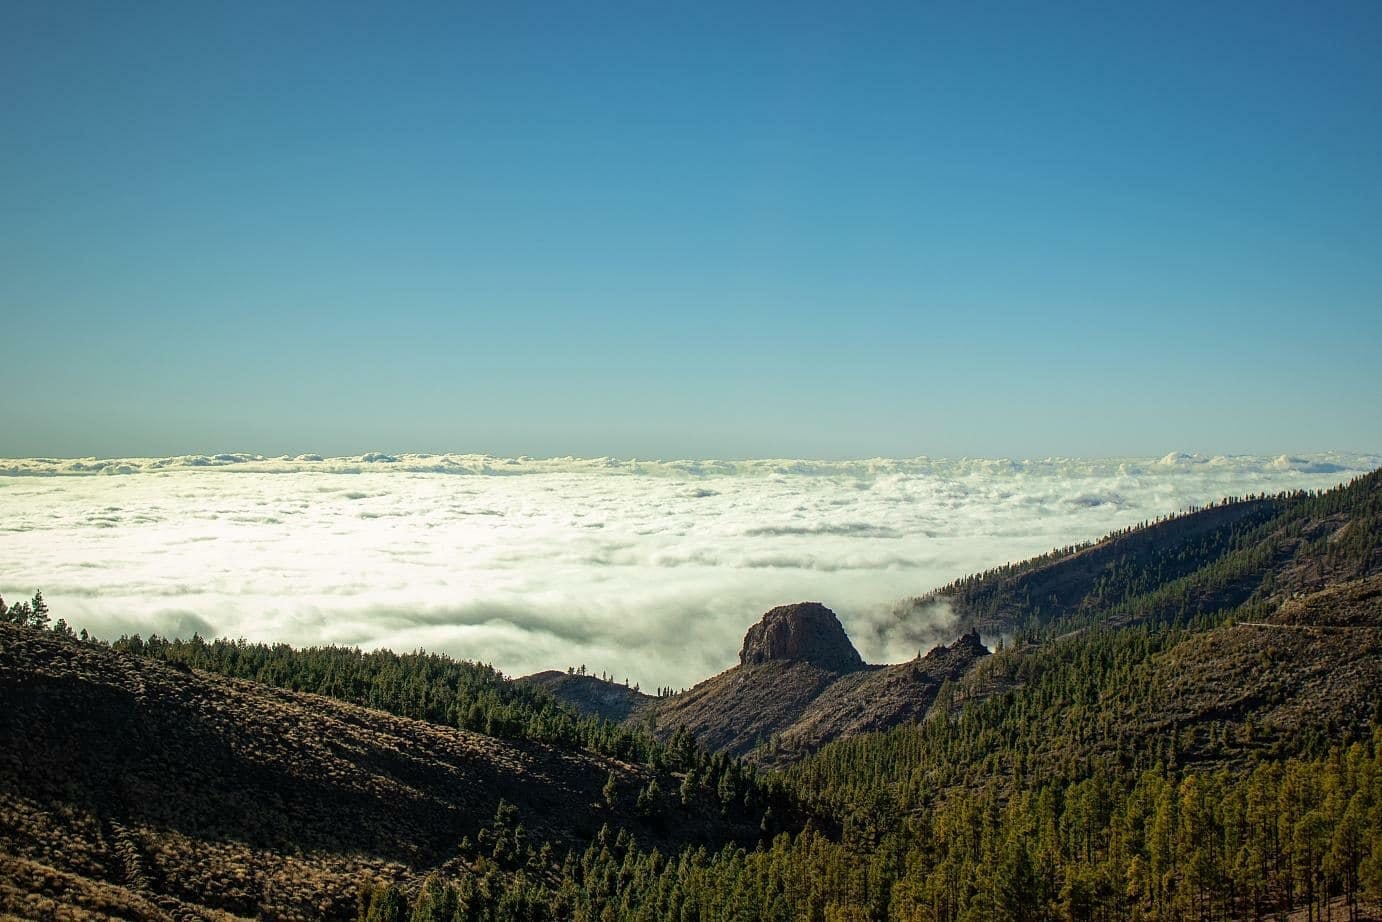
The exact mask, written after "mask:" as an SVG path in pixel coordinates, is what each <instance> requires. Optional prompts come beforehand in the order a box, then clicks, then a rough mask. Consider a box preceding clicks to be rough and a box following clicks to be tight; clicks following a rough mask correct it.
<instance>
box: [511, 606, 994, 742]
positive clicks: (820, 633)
mask: <svg viewBox="0 0 1382 922" xmlns="http://www.w3.org/2000/svg"><path fill="white" fill-rule="evenodd" d="M987 654H988V650H987V649H986V648H984V646H983V645H982V644H981V643H980V642H979V637H978V635H977V634H969V635H966V636H964V637H962V638H960V640H958V641H957V642H956V643H955V644H954V645H952V646H951V647H938V648H936V649H934V650H932V651H931V652H930V653H928V654H927V655H926V656H924V657H920V656H919V657H917V658H916V659H914V660H911V661H909V662H906V663H900V664H897V665H892V666H871V665H868V664H866V663H865V662H864V661H863V659H861V658H860V656H859V653H858V652H857V651H856V650H855V649H854V646H853V644H851V643H850V641H849V637H848V636H847V635H846V634H845V631H844V628H843V626H841V624H840V621H839V619H838V618H837V617H836V616H835V613H834V612H832V611H831V610H830V609H828V608H826V607H825V606H824V605H821V604H820V603H819V602H799V603H796V604H794V605H782V606H779V607H777V608H774V609H772V610H771V611H769V612H767V613H766V614H765V615H764V616H763V618H762V620H760V621H759V622H758V623H757V624H755V625H753V626H752V627H750V628H749V630H748V632H747V633H746V634H745V635H744V645H743V648H742V650H741V651H740V654H739V660H740V662H739V665H738V666H734V667H733V668H730V669H727V670H726V671H724V672H722V673H720V674H719V675H716V676H712V677H711V678H709V679H706V680H705V681H703V682H700V683H698V684H696V685H695V686H694V687H692V688H690V689H688V690H686V691H684V692H681V693H679V694H675V695H669V696H665V697H659V698H651V697H648V696H646V695H644V696H639V698H638V700H633V699H631V698H630V697H629V690H628V689H626V688H624V687H623V686H621V685H615V684H613V683H609V682H603V681H602V680H600V679H596V678H593V677H590V676H574V677H573V676H567V675H564V674H560V673H539V674H538V675H536V676H529V677H527V678H525V679H522V680H520V681H522V682H529V683H533V684H536V685H541V686H543V687H544V688H546V689H548V690H549V691H551V692H552V693H553V694H554V695H556V696H557V697H558V698H559V699H560V700H562V701H563V702H564V703H566V704H568V705H570V706H571V707H573V708H576V709H577V710H579V711H581V712H583V713H591V714H603V715H606V716H610V715H612V714H617V713H619V712H620V711H623V710H624V709H626V708H627V710H626V711H625V713H624V719H625V720H626V722H627V723H628V724H630V725H635V726H642V725H645V724H648V723H651V724H653V725H654V726H656V727H657V728H658V730H659V732H660V733H661V734H662V735H664V736H666V735H667V734H669V733H671V732H672V731H674V730H676V729H679V728H683V727H684V728H686V729H687V730H689V731H690V732H691V733H692V734H693V735H694V736H695V738H696V739H697V741H699V742H700V743H701V745H703V746H706V747H708V748H710V749H714V750H722V751H725V752H729V753H731V754H733V755H750V754H751V755H752V757H753V758H754V759H755V760H756V761H758V762H760V763H762V764H766V765H777V764H782V763H784V762H786V761H790V760H791V759H793V758H796V757H798V756H800V755H801V754H802V753H805V752H810V751H812V750H814V749H816V748H819V747H820V746H822V745H824V744H825V743H827V742H830V741H831V740H834V739H839V738H840V737H843V736H849V735H853V734H857V733H864V732H868V731H871V730H879V729H887V728H888V727H892V726H895V725H897V724H899V723H903V722H907V721H914V720H919V719H920V718H921V717H923V716H924V715H925V714H926V711H927V709H928V708H929V707H930V705H931V703H932V702H933V701H934V700H935V698H936V696H937V694H938V692H939V691H940V688H941V685H942V683H943V682H945V681H946V680H954V679H957V678H959V677H960V676H961V675H963V674H964V673H965V672H966V671H967V670H968V669H969V668H970V667H971V666H972V665H973V664H974V663H975V662H977V661H978V659H979V658H980V657H982V656H986V655H987ZM573 679H574V680H581V681H579V682H578V681H573ZM611 702H612V703H611Z"/></svg>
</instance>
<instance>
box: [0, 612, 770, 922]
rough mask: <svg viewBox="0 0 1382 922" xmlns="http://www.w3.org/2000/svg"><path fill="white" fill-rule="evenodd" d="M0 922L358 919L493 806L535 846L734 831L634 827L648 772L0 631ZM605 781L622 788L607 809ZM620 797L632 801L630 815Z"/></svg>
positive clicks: (31, 633) (700, 822)
mask: <svg viewBox="0 0 1382 922" xmlns="http://www.w3.org/2000/svg"><path fill="white" fill-rule="evenodd" d="M0 702H3V706H0V855H3V856H4V858H3V861H4V866H3V869H0V880H3V881H6V882H7V883H4V884H0V912H11V913H15V914H18V915H20V916H30V917H32V916H54V915H64V916H68V917H72V918H82V917H93V918H99V917H125V918H132V919H143V918H215V917H217V915H218V913H230V914H233V915H241V916H251V917H253V916H260V915H265V916H271V917H274V918H280V919H316V918H349V917H351V916H353V914H354V912H355V900H356V887H357V885H358V884H359V882H360V881H361V880H362V879H363V878H365V877H379V878H390V879H396V880H400V881H405V882H408V881H414V882H415V881H416V880H417V879H418V878H419V876H420V875H422V874H424V873H425V872H427V871H428V870H429V869H432V868H434V867H436V866H438V865H440V864H442V863H444V862H448V861H452V862H453V864H452V865H451V866H452V867H453V868H456V867H458V865H457V864H455V860H456V859H459V860H460V862H461V863H460V865H459V867H460V868H463V867H464V866H465V859H466V856H458V854H457V848H458V844H459V843H460V842H461V840H462V838H463V837H470V838H471V839H475V838H476V837H477V834H478V833H479V831H480V829H481V828H482V827H484V826H486V825H488V824H489V822H490V821H491V819H492V817H493V816H494V815H495V811H496V808H497V807H498V805H499V801H500V798H504V799H506V800H508V801H510V802H512V803H514V804H516V805H517V807H518V811H519V820H520V821H521V822H522V823H523V824H524V825H525V826H526V828H527V830H528V831H529V837H530V839H532V840H542V839H547V840H551V841H552V842H554V843H555V844H556V845H558V846H561V845H562V844H569V845H572V846H584V844H585V843H587V842H588V841H589V840H590V839H592V838H593V837H594V836H595V834H596V833H597V832H598V830H599V827H600V826H601V825H602V824H603V823H604V822H606V821H609V822H610V824H611V825H612V826H614V825H623V826H626V827H628V828H630V829H631V830H634V831H635V834H637V835H639V836H640V838H643V839H645V840H646V841H647V842H648V844H660V845H664V846H665V847H677V846H679V845H681V844H688V843H698V842H706V843H709V844H718V843H721V842H723V841H725V839H726V838H730V839H733V838H736V837H738V838H744V837H751V836H752V835H754V834H756V832H757V830H756V829H753V830H738V829H737V827H733V826H732V825H729V823H728V822H727V821H724V820H721V819H720V818H719V814H718V811H716V812H715V813H713V814H711V813H708V812H707V813H704V814H703V813H701V812H699V808H698V807H695V806H693V808H692V809H691V811H689V812H687V813H686V815H685V816H679V818H678V822H677V823H671V824H665V826H660V827H657V828H653V827H651V826H649V825H647V824H644V823H641V821H640V819H639V818H637V817H635V816H633V815H632V814H633V811H632V810H631V809H628V808H631V807H632V801H633V799H634V798H633V793H634V792H635V791H636V790H637V789H638V788H639V787H641V786H642V785H643V784H645V783H646V779H645V778H644V776H643V773H642V771H641V770H639V769H635V768H633V767H631V766H628V765H624V764H621V763H617V762H613V761H611V760H609V759H604V758H599V757H596V756H593V755H590V754H588V753H583V752H569V751H563V750H559V749H555V748H552V747H548V746H545V745H541V744H537V743H523V742H511V741H505V740H498V739H494V738H491V737H487V736H482V735H480V734H476V733H472V732H468V731H464V730H458V729H453V728H448V727H442V726H436V725H432V724H427V723H423V722H419V721H413V720H408V719H405V718H400V717H394V716H391V715H389V714H385V713H381V712H377V711H371V710H367V709H365V708H361V707H356V706H352V705H348V704H343V703H340V702H338V701H334V700H331V699H327V698H322V697H318V696H314V695H307V694H299V693H293V692H286V691H281V690H277V689H273V688H269V687H265V686H261V685H258V684H255V683H251V682H245V681H240V680H234V679H226V678H222V677H219V676H215V675H210V674H205V673H200V672H194V671H192V670H183V669H178V668H174V667H172V666H168V665H163V664H160V663H157V662H153V661H150V660H147V659H142V658H137V657H133V656H128V655H124V654H120V653H115V652H112V651H111V650H109V649H107V648H105V647H102V646H99V645H95V644H87V643H80V642H77V641H72V640H65V639H62V638H59V637H56V636H54V635H52V634H50V633H46V632H40V631H36V630H33V629H29V628H23V627H17V626H14V625H10V624H0ZM611 772H612V773H613V774H614V775H615V777H616V779H617V785H618V787H619V789H620V791H621V793H622V794H626V795H627V796H620V797H619V798H618V806H617V807H616V808H615V809H614V810H610V809H609V808H607V807H605V806H604V804H603V798H602V794H601V788H602V787H603V785H604V784H605V781H606V778H607V777H608V775H609V774H610V773H611ZM626 802H627V803H626Z"/></svg>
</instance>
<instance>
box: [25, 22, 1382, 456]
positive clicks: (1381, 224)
mask: <svg viewBox="0 0 1382 922" xmlns="http://www.w3.org/2000/svg"><path fill="white" fill-rule="evenodd" d="M401 6H403V5H397V4H376V5H367V4H348V3H335V2H333V3H321V4H313V3H305V2H304V3H292V4H279V3H262V4H253V3H244V2H239V3H225V4H213V3H200V2H194V3H187V2H179V3H153V2H149V3H141V4H120V5H117V4H78V3H63V2H53V3H29V4H22V3H9V4H5V5H4V6H3V8H0V83H2V85H3V86H4V87H5V88H6V89H5V92H4V93H3V95H0V145H2V146H0V150H2V151H3V154H2V155H0V341H2V342H3V343H4V346H5V348H4V350H3V355H4V362H5V371H6V374H5V380H6V384H5V387H4V391H3V394H4V396H3V397H0V455H9V456H24V455H58V456H76V455H93V454H94V455H163V454H174V453H183V452H215V451H228V450H251V451H259V452H263V453H267V454H278V453H298V452H309V451H310V452H319V453H323V454H344V453H354V452H360V451H365V450H370V449H382V450H389V451H485V452H492V453H495V454H510V455H517V454H530V455H562V454H577V455H606V454H609V455H622V456H641V457H658V456H661V457H671V456H683V457H684V456H736V457H748V456H797V455H809V456H821V457H848V456H871V455H899V456H901V455H916V454H930V455H937V456H940V455H965V454H968V455H1008V456H1045V455H1051V454H1059V455H1110V454H1144V455H1159V454H1163V453H1165V452H1167V451H1171V450H1173V449H1187V450H1199V451H1204V452H1208V453H1217V452H1228V453H1233V452H1270V453H1276V452H1282V451H1305V450H1312V449H1341V450H1361V451H1376V450H1379V449H1382V412H1378V410H1377V407H1379V406H1382V371H1379V362H1378V359H1377V356H1378V355H1379V353H1380V352H1382V5H1379V4H1376V3H1358V4H1347V3H1338V4H1330V3H1324V4H1318V3H1317V4H1307V3H1298V4H1275V3H1251V4H1248V3H1243V4H1231V3H1222V4H1218V3H1216V4H1189V3H1187V4H1145V5H1134V4H1094V3H1089V4H1081V3H1061V4H1030V3H1013V4H1001V3H982V4H976V3H955V4H920V3H907V4H897V5H888V4H876V5H868V6H869V8H868V9H866V10H850V9H846V8H844V5H841V4H830V5H826V4H819V5H817V4H811V3H795V4H780V5H778V4H743V3H733V4H729V3H726V4H715V3H698V4H669V3H646V4H633V3H631V4H619V5H613V4H610V5H605V4H599V3H584V4H565V5H559V4H550V5H528V4H522V3H502V4H499V3H496V4H453V3H435V4H429V3H418V4H410V5H407V8H406V9H402V8H400V7H401Z"/></svg>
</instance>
